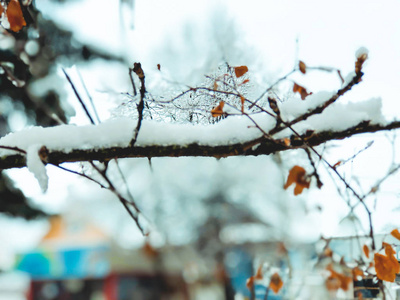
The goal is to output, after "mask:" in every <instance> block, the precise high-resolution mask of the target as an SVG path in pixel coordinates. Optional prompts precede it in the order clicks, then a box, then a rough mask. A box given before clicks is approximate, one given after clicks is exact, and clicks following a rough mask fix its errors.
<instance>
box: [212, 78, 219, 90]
mask: <svg viewBox="0 0 400 300" xmlns="http://www.w3.org/2000/svg"><path fill="white" fill-rule="evenodd" d="M213 89H214V91H216V90H217V89H218V83H217V81H216V80H215V81H214V85H213Z"/></svg>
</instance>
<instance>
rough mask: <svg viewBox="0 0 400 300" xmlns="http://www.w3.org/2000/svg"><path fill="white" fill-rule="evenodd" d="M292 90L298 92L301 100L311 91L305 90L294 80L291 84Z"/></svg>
mask: <svg viewBox="0 0 400 300" xmlns="http://www.w3.org/2000/svg"><path fill="white" fill-rule="evenodd" d="M293 92H294V93H296V92H297V93H299V94H300V97H301V100H305V99H306V98H307V97H308V96H310V95H312V93H309V92H307V90H306V89H305V88H304V87H302V86H301V85H298V84H297V83H296V82H295V83H294V85H293Z"/></svg>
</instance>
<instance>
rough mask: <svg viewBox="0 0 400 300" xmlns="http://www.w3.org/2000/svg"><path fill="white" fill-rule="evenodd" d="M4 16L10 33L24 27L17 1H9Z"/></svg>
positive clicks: (24, 23)
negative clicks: (8, 24)
mask: <svg viewBox="0 0 400 300" xmlns="http://www.w3.org/2000/svg"><path fill="white" fill-rule="evenodd" d="M6 15H7V19H8V22H9V23H10V29H11V30H12V31H14V32H18V31H20V30H21V29H22V28H23V27H24V26H26V22H25V19H24V16H23V14H22V10H21V6H20V5H19V1H18V0H11V1H10V3H8V6H7V11H6Z"/></svg>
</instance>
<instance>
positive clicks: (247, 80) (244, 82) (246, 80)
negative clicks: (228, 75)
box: [241, 79, 250, 84]
mask: <svg viewBox="0 0 400 300" xmlns="http://www.w3.org/2000/svg"><path fill="white" fill-rule="evenodd" d="M249 81H250V79H245V80H243V82H242V83H241V84H246V83H248V82H249Z"/></svg>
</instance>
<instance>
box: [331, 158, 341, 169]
mask: <svg viewBox="0 0 400 300" xmlns="http://www.w3.org/2000/svg"><path fill="white" fill-rule="evenodd" d="M342 163H343V161H342V160H339V161H338V162H337V163H336V164H334V165H333V168H335V169H336V168H337V167H339V166H340V165H341V164H342Z"/></svg>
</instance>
